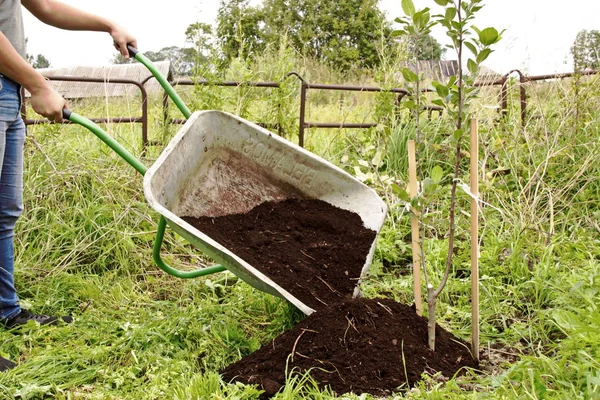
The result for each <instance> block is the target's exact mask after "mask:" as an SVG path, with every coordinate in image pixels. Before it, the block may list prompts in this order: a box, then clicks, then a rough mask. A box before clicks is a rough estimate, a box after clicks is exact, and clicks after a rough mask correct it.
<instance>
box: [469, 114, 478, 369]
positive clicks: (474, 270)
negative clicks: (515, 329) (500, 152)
mask: <svg viewBox="0 0 600 400" xmlns="http://www.w3.org/2000/svg"><path fill="white" fill-rule="evenodd" d="M471 193H472V195H473V197H472V198H471V336H472V340H471V351H472V352H473V356H474V357H475V359H476V360H479V204H478V202H479V127H478V124H477V120H476V119H472V120H471Z"/></svg>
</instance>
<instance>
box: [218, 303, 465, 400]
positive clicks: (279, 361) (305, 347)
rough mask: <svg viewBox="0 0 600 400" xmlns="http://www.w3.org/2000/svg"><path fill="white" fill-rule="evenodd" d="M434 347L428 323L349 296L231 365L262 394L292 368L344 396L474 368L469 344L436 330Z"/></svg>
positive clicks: (235, 376)
mask: <svg viewBox="0 0 600 400" xmlns="http://www.w3.org/2000/svg"><path fill="white" fill-rule="evenodd" d="M436 335H437V338H436V351H435V352H432V351H431V350H430V349H429V347H428V345H427V320H426V319H425V318H424V317H419V316H418V315H417V314H416V313H415V310H414V309H413V308H412V307H409V306H406V305H403V304H400V303H396V302H394V301H393V300H390V299H364V298H362V299H346V300H344V301H342V302H340V303H337V304H335V305H333V306H330V307H328V308H327V310H322V311H318V312H316V313H313V314H311V315H310V316H308V317H307V318H305V319H304V320H303V321H301V322H300V323H299V324H298V325H296V327H294V328H293V329H292V330H289V331H287V332H284V333H283V334H282V335H281V336H279V337H277V338H276V339H274V340H273V341H272V342H269V343H267V344H265V345H264V346H263V347H261V348H260V349H259V350H257V351H256V352H254V353H252V354H250V355H248V356H246V357H244V358H242V359H241V360H239V361H237V362H236V363H233V364H231V365H229V366H228V367H226V368H225V369H224V370H223V371H221V374H222V375H223V377H224V379H225V380H227V381H232V380H235V381H239V382H243V383H246V384H258V385H259V386H260V387H262V388H263V389H264V390H265V393H264V394H263V398H268V397H271V396H272V395H274V394H275V393H276V392H277V391H278V390H279V389H280V388H281V387H282V386H283V385H284V384H285V378H286V376H285V374H286V368H287V371H291V370H292V369H296V370H297V371H299V372H306V371H309V370H310V374H311V376H312V377H313V378H314V379H315V381H317V382H318V383H319V384H320V385H322V386H323V387H325V386H330V387H331V389H332V390H333V391H335V392H336V393H338V394H344V393H349V392H353V393H355V394H361V393H370V394H373V395H376V396H387V395H390V394H391V392H392V391H394V390H396V389H398V388H400V387H402V386H404V387H405V388H406V387H410V386H413V385H414V383H416V382H417V381H419V380H420V379H421V375H422V374H423V373H429V374H432V375H433V374H435V373H436V372H441V373H442V375H444V376H446V377H452V376H454V374H455V373H456V372H459V373H460V372H464V371H466V369H465V368H476V367H477V363H476V362H475V361H474V360H473V358H472V356H471V354H470V352H469V346H468V345H467V344H466V343H463V342H461V341H460V340H459V339H457V338H456V337H454V336H453V335H452V334H450V333H448V332H447V331H445V330H444V329H442V328H441V327H439V326H437V327H436Z"/></svg>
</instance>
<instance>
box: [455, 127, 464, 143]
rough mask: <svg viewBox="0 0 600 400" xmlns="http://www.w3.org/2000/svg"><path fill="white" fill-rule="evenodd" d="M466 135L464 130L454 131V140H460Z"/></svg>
mask: <svg viewBox="0 0 600 400" xmlns="http://www.w3.org/2000/svg"><path fill="white" fill-rule="evenodd" d="M463 134H464V130H463V129H457V130H455V131H454V139H456V140H459V139H460V138H462V137H463Z"/></svg>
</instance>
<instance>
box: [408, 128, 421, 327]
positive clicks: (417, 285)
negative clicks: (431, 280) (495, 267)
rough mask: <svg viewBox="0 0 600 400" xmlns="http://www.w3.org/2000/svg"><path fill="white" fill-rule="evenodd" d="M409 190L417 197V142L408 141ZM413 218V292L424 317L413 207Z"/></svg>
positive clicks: (417, 226) (418, 312)
mask: <svg viewBox="0 0 600 400" xmlns="http://www.w3.org/2000/svg"><path fill="white" fill-rule="evenodd" d="M408 190H409V195H410V198H411V199H412V198H414V197H416V196H417V159H416V151H415V141H414V140H409V141H408ZM411 211H412V213H413V215H412V218H411V221H410V222H411V224H410V227H411V232H412V255H413V291H414V293H415V309H416V311H417V315H423V305H422V304H421V245H420V243H419V212H418V211H417V210H416V209H415V208H414V207H413V208H411Z"/></svg>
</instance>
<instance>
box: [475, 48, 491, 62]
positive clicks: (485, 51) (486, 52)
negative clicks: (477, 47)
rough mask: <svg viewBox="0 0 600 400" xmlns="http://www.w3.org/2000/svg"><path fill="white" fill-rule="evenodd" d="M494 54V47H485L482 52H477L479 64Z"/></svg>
mask: <svg viewBox="0 0 600 400" xmlns="http://www.w3.org/2000/svg"><path fill="white" fill-rule="evenodd" d="M490 54H492V49H483V50H481V53H479V54H477V64H481V63H482V62H484V61H485V60H486V59H487V58H488V57H489V56H490Z"/></svg>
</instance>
